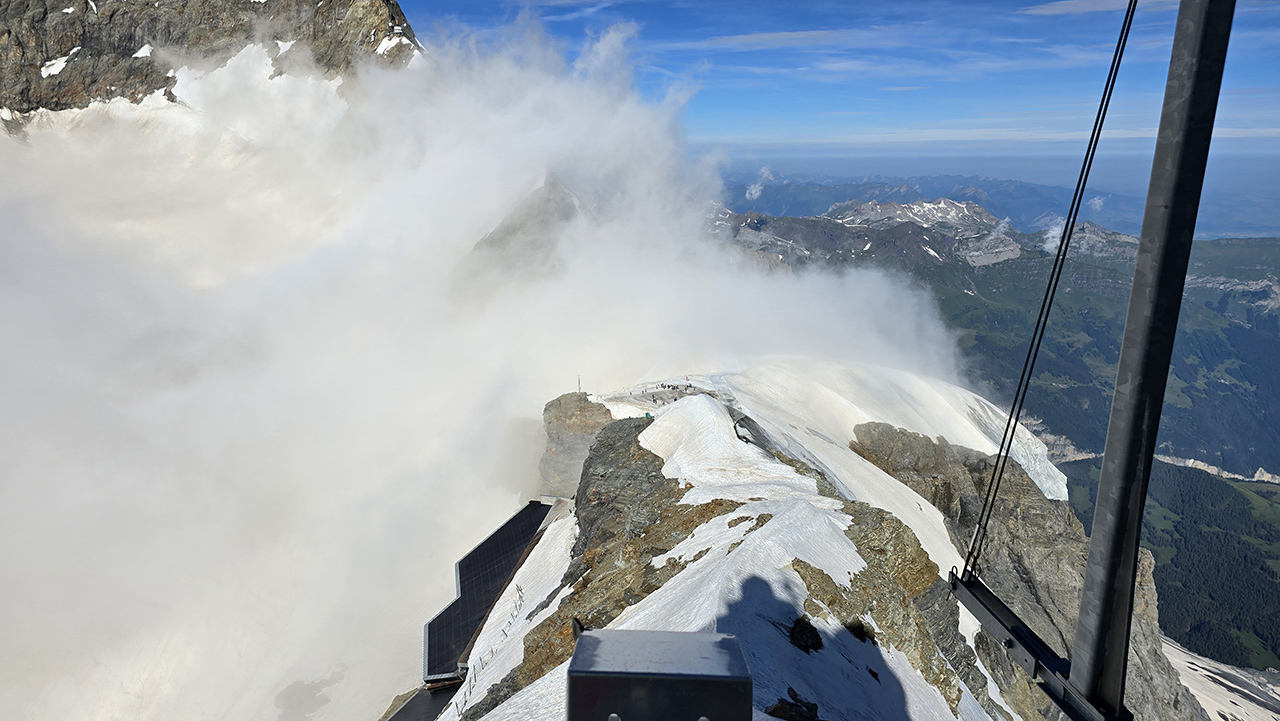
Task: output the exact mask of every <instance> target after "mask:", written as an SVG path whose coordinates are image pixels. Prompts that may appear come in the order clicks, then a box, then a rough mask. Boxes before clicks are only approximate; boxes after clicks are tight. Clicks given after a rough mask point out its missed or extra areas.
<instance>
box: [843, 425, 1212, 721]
mask: <svg viewBox="0 0 1280 721" xmlns="http://www.w3.org/2000/svg"><path fill="white" fill-rule="evenodd" d="M854 433H855V435H856V438H855V440H854V441H852V442H851V443H850V444H849V447H850V448H851V449H852V450H854V451H855V452H857V453H858V454H859V455H861V456H862V457H864V458H866V459H867V460H869V461H871V462H872V463H874V464H875V465H876V466H878V467H879V468H880V469H881V470H883V471H885V472H886V473H888V474H889V475H891V476H893V477H894V478H897V479H898V480H899V481H901V482H903V483H905V484H906V485H908V486H910V487H911V488H912V489H913V490H915V491H916V492H917V493H919V494H920V495H921V496H923V497H924V498H926V499H927V500H928V501H929V502H930V503H932V504H933V505H934V506H935V507H937V508H938V510H940V511H942V512H943V514H944V515H945V516H946V523H947V528H948V531H949V532H950V535H951V539H952V542H953V543H954V544H955V546H956V548H957V549H958V550H959V551H960V552H961V553H963V552H964V551H965V550H966V548H967V545H968V542H969V539H970V538H971V537H972V534H973V530H974V527H975V523H976V519H977V515H978V513H979V511H980V509H981V506H982V499H981V497H980V496H979V493H978V489H980V488H985V487H986V485H987V483H988V482H989V480H990V477H991V469H992V463H993V461H994V457H993V456H988V455H986V454H982V453H978V452H976V451H972V450H969V449H967V448H961V447H959V446H953V445H951V444H949V443H947V442H946V440H945V439H943V438H938V439H937V440H936V441H934V440H931V439H929V438H928V437H926V436H922V435H920V434H918V433H911V432H910V431H906V430H903V429H899V428H894V427H892V426H889V425H886V424H883V423H867V424H863V425H860V426H858V427H856V428H855V429H854ZM1087 552H1088V545H1087V539H1086V537H1085V534H1084V529H1083V527H1081V525H1080V522H1079V521H1078V520H1076V517H1075V514H1074V513H1072V511H1071V508H1070V507H1069V505H1068V504H1067V503H1066V502H1062V501H1050V500H1048V499H1046V498H1045V497H1044V494H1043V493H1041V492H1040V490H1039V489H1038V488H1037V487H1036V485H1035V484H1034V482H1032V481H1031V479H1030V478H1028V477H1027V475H1026V473H1024V472H1023V470H1022V469H1021V468H1020V467H1019V466H1018V465H1017V464H1016V463H1010V464H1009V466H1008V467H1007V469H1006V471H1005V476H1004V481H1003V483H1002V485H1001V488H1000V495H999V497H998V498H997V500H996V506H995V510H994V512H993V514H992V521H991V524H990V527H989V530H988V536H987V541H986V545H985V547H984V551H983V556H982V562H981V575H982V578H983V580H984V581H985V582H986V584H987V585H988V586H989V587H990V588H991V589H992V590H993V591H995V592H996V593H997V594H998V595H999V596H1000V598H1001V599H1003V600H1004V601H1005V602H1006V603H1008V604H1009V606H1010V607H1011V608H1013V610H1014V611H1015V612H1017V613H1018V615H1019V616H1020V617H1021V618H1022V619H1023V620H1024V621H1026V623H1027V625H1028V626H1030V627H1031V628H1032V630H1034V631H1035V632H1036V633H1037V634H1039V635H1040V637H1041V638H1043V639H1044V640H1045V642H1046V643H1048V644H1049V645H1050V646H1052V647H1053V649H1054V650H1055V651H1056V652H1057V653H1058V654H1060V655H1062V656H1066V655H1068V652H1069V647H1070V643H1071V639H1072V638H1074V635H1075V625H1076V613H1077V610H1078V609H1079V605H1080V594H1081V587H1082V579H1083V572H1084V564H1085V559H1086V555H1087ZM1152 569H1153V563H1152V560H1151V556H1150V554H1149V553H1147V552H1146V551H1143V553H1142V556H1141V562H1140V567H1139V584H1138V594H1137V598H1136V601H1135V605H1134V624H1133V632H1132V637H1131V646H1130V652H1129V654H1130V655H1129V670H1128V677H1127V680H1126V700H1125V702H1126V705H1127V706H1128V707H1129V709H1130V710H1131V711H1132V712H1133V714H1134V717H1135V718H1137V719H1149V720H1150V721H1156V720H1157V719H1159V720H1167V719H1187V720H1191V719H1204V718H1207V716H1205V714H1204V711H1203V710H1202V709H1201V708H1200V706H1199V704H1198V703H1197V702H1196V701H1195V700H1194V698H1193V697H1192V696H1191V694H1190V692H1189V691H1188V690H1187V689H1186V688H1185V687H1184V686H1182V684H1181V682H1180V681H1179V679H1178V676H1177V674H1176V672H1175V671H1174V669H1173V667H1172V666H1171V665H1170V664H1169V661H1168V659H1166V658H1165V656H1164V654H1163V652H1162V650H1161V642H1160V631H1159V622H1158V616H1157V608H1156V592H1155V583H1154V581H1153V580H1152V576H1151V573H1152ZM976 645H977V650H978V656H979V657H980V658H981V659H982V662H983V664H984V665H985V666H986V668H987V669H988V670H989V671H990V672H991V674H992V676H993V677H994V678H995V680H996V682H997V683H998V685H999V686H1000V687H1001V691H1002V693H1003V696H1004V698H1005V700H1006V701H1007V702H1008V703H1009V704H1010V706H1011V707H1013V709H1014V710H1015V711H1017V712H1018V713H1019V714H1020V715H1022V716H1023V717H1024V718H1035V717H1038V716H1039V715H1040V714H1042V713H1045V714H1047V715H1048V717H1049V718H1056V715H1057V714H1058V711H1057V708H1056V706H1054V705H1053V703H1052V702H1051V701H1050V700H1049V698H1048V697H1047V696H1045V695H1044V694H1043V692H1041V691H1040V690H1039V688H1038V687H1036V686H1035V685H1034V684H1032V683H1031V682H1030V680H1029V679H1028V678H1027V676H1026V675H1025V674H1024V673H1023V672H1022V670H1021V668H1019V667H1016V666H1015V665H1014V664H1013V663H1012V662H1011V661H1010V660H1009V659H1008V657H1007V656H1006V655H1005V653H1004V650H1003V649H1001V648H998V645H997V644H996V643H995V642H994V641H993V640H992V639H991V638H990V637H989V636H987V635H986V634H985V633H980V634H979V637H978V642H977V644H976Z"/></svg>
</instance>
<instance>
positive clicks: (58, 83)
mask: <svg viewBox="0 0 1280 721" xmlns="http://www.w3.org/2000/svg"><path fill="white" fill-rule="evenodd" d="M251 43H262V44H263V45H264V46H266V47H267V48H268V49H269V51H270V52H273V53H274V54H275V64H276V68H277V70H278V71H280V72H289V71H293V70H295V69H296V70H309V69H311V68H312V67H314V68H316V69H318V70H320V71H321V72H323V73H325V74H326V75H328V76H329V77H334V76H338V75H346V74H348V73H350V72H352V70H353V69H354V68H355V67H356V66H358V65H359V64H360V63H361V62H365V61H369V62H372V63H374V64H379V65H383V66H388V67H400V66H403V65H405V64H407V63H408V62H409V60H410V59H411V58H412V57H413V54H414V52H415V50H416V48H417V47H418V44H417V40H416V39H415V38H414V34H413V29H412V28H410V27H409V23H408V21H407V20H406V19H405V15H404V12H403V11H401V9H400V6H399V4H397V3H396V2H395V0H326V1H325V2H319V3H316V2H312V0H221V1H219V2H204V1H202V0H159V1H158V2H137V1H136V0H7V1H6V2H4V3H0V108H3V109H4V111H3V115H4V118H3V119H4V121H5V122H6V124H7V125H12V124H13V123H14V122H15V119H17V118H20V116H21V115H22V114H24V113H29V112H31V111H34V110H37V109H40V108H45V109H49V110H65V109H69V108H83V107H85V106H87V105H88V104H89V103H91V102H93V101H95V100H108V99H111V98H128V99H130V100H132V101H134V102H137V101H139V100H141V99H142V98H143V97H146V96H148V95H151V94H152V93H155V92H156V91H164V92H165V93H166V94H168V93H169V91H170V90H171V89H172V88H173V84H174V78H173V72H172V71H173V70H174V69H175V68H176V67H177V66H179V65H184V64H187V65H192V66H196V67H203V66H206V65H208V66H217V65H219V64H221V63H222V62H225V61H226V60H227V59H228V58H230V57H231V56H232V55H234V54H236V53H237V52H239V51H240V50H241V49H242V48H244V47H245V46H246V45H248V44H251ZM170 99H172V96H171V95H170ZM11 129H12V128H11Z"/></svg>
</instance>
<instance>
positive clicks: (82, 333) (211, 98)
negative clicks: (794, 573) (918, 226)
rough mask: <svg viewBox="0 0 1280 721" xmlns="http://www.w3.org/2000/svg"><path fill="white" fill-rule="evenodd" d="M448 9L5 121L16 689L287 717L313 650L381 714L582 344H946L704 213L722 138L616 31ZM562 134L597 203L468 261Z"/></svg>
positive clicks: (861, 278)
mask: <svg viewBox="0 0 1280 721" xmlns="http://www.w3.org/2000/svg"><path fill="white" fill-rule="evenodd" d="M469 41H470V38H462V39H460V40H459V41H458V42H455V43H451V44H445V45H444V46H442V47H433V48H431V58H432V61H431V62H430V63H423V64H421V65H419V66H418V67H416V68H414V69H411V70H409V71H405V72H402V73H395V74H392V73H377V72H373V73H368V74H366V75H365V76H364V77H365V82H364V83H363V84H362V85H361V86H360V87H359V88H355V87H350V86H344V87H343V88H342V92H341V93H339V89H338V87H337V84H336V83H327V82H325V81H323V80H322V79H316V78H305V77H293V76H280V77H276V78H275V79H269V78H270V77H271V74H272V72H273V68H272V65H271V60H270V57H269V56H268V54H267V53H266V52H265V51H263V50H261V49H255V50H249V51H246V52H245V53H242V54H241V55H240V56H237V57H236V58H234V59H233V60H232V61H231V62H229V63H227V64H226V66H225V67H223V68H221V69H219V70H216V71H213V72H211V73H209V74H208V75H203V76H201V75H198V74H196V73H191V72H187V71H183V72H180V73H179V74H178V85H177V87H176V88H175V92H177V93H178V95H179V97H181V98H182V99H183V100H184V101H185V102H186V103H187V105H186V106H182V105H170V104H166V103H164V102H163V101H162V100H159V99H155V98H153V99H152V100H150V101H147V102H144V103H142V104H140V105H133V104H131V103H129V102H128V101H121V102H119V103H113V104H111V105H109V106H105V107H104V106H98V107H95V108H94V109H93V110H91V111H87V112H83V113H71V114H62V115H55V116H51V117H45V118H42V119H40V121H39V122H37V123H33V125H32V126H31V128H30V129H31V134H30V140H29V143H28V144H26V145H21V144H18V143H16V142H12V141H10V140H9V139H8V138H0V167H3V168H5V171H6V172H5V173H4V174H3V175H0V226H3V227H4V229H5V230H4V232H3V233H0V294H2V295H3V298H4V302H3V303H0V347H3V348H5V349H6V352H4V353H0V468H3V469H4V478H3V485H2V486H0V547H3V548H5V549H6V552H5V553H4V554H0V578H3V579H4V593H3V594H0V638H4V639H5V642H4V644H3V646H0V673H3V675H4V677H5V679H6V684H5V692H4V693H3V694H0V718H6V719H8V718H50V719H55V718H56V719H63V720H66V721H80V720H81V719H96V718H128V719H136V720H137V721H155V720H159V719H174V718H218V719H226V721H243V720H249V719H254V720H256V719H263V718H276V717H281V716H282V714H283V715H288V709H287V708H284V707H283V706H282V704H287V702H288V700H289V694H287V693H284V692H285V690H286V689H289V688H291V687H294V686H293V685H294V684H296V683H305V684H312V686H310V688H313V689H323V691H324V698H325V699H327V703H321V702H320V701H319V697H317V699H316V703H318V704H320V705H319V706H318V708H310V709H308V710H307V714H308V718H309V719H312V720H313V721H325V720H326V719H353V718H356V719H358V718H375V717H377V715H378V714H380V713H381V712H382V711H383V710H384V709H385V708H386V706H387V704H388V703H389V702H390V700H391V698H392V697H393V696H394V695H396V694H398V693H402V692H404V691H407V690H409V689H411V688H413V687H415V686H416V685H418V683H420V676H419V672H420V663H421V646H420V644H421V639H422V635H421V624H422V623H423V622H425V621H426V620H427V619H428V618H429V617H430V616H431V615H432V614H433V613H434V612H435V611H436V610H437V609H439V608H440V607H441V606H443V604H444V603H446V602H447V601H448V600H450V599H451V598H452V595H453V590H454V589H453V571H452V564H453V562H454V561H455V560H456V559H457V558H458V555H459V554H460V553H462V552H464V551H465V549H467V548H468V547H470V546H471V545H473V544H474V543H476V542H477V541H479V540H480V539H482V538H483V537H484V536H485V535H486V534H487V533H488V531H489V530H491V529H492V528H494V527H496V525H497V524H498V523H499V522H500V521H501V520H502V519H503V518H504V517H505V516H506V515H507V514H509V513H510V512H511V511H513V510H514V509H515V508H516V507H518V506H519V505H521V504H522V502H523V501H524V500H525V498H526V497H527V496H526V495H525V494H527V493H529V492H530V490H531V488H532V482H533V480H534V478H535V473H536V471H535V466H536V446H537V443H536V436H537V430H538V427H539V425H538V423H539V418H540V416H541V410H542V405H543V403H545V402H546V401H547V400H549V399H550V398H552V397H554V396H556V395H558V394H560V393H563V392H566V391H570V390H573V389H574V388H575V386H576V378H577V376H578V375H581V376H582V380H583V385H584V387H585V388H586V389H587V390H592V391H603V390H607V389H611V388H616V387H619V386H622V385H625V384H628V383H631V382H633V381H635V380H636V379H637V378H639V377H641V376H644V375H647V374H652V373H655V372H656V370H655V369H658V368H668V369H671V370H672V371H673V372H681V373H684V372H690V371H697V370H699V369H708V368H710V367H724V366H728V365H733V364H734V363H735V362H736V360H737V359H740V358H744V357H750V356H756V355H762V354H776V353H791V354H811V355H817V356H825V357H834V358H850V359H856V358H861V359H865V360H869V361H872V362H878V363H882V364H889V365H896V366H906V367H910V368H913V369H917V370H925V371H928V372H932V373H934V374H939V375H949V374H952V373H953V372H954V366H953V360H954V356H953V346H952V345H951V342H950V340H949V336H948V335H947V334H946V332H945V330H944V329H943V325H942V323H941V321H940V320H939V318H938V315H937V312H936V309H935V308H934V306H933V302H932V300H931V299H929V298H927V297H926V296H924V295H922V294H920V293H918V292H916V291H912V290H910V289H908V288H906V287H905V286H904V285H903V284H901V283H900V282H898V281H894V280H891V279H889V278H886V277H885V276H882V275H879V274H876V273H873V272H861V273H855V274H851V275H848V276H834V275H820V274H814V275H805V276H802V277H798V276H795V275H791V274H787V273H777V274H769V273H767V272H765V271H764V270H761V269H758V268H757V267H756V266H754V265H752V264H751V263H750V262H748V261H747V260H746V259H745V258H744V257H743V256H741V255H739V254H736V253H734V252H731V251H728V250H726V249H724V248H722V247H721V246H719V245H717V244H715V243H712V242H709V241H708V239H707V238H706V237H705V236H704V222H705V216H704V212H705V205H704V201H705V200H706V199H708V198H712V197H717V196H718V193H719V190H720V188H719V181H718V176H717V173H716V169H715V167H714V166H713V165H712V164H711V163H710V162H705V161H702V160H700V159H697V158H690V157H688V156H687V155H686V151H685V150H684V147H685V146H684V139H683V138H682V137H681V136H680V134H679V130H678V129H679V127H680V113H681V108H680V106H679V102H676V101H674V100H665V99H664V100H661V101H657V102H654V101H649V100H646V99H645V97H644V95H643V94H642V93H640V92H639V91H638V90H637V89H636V88H634V87H633V86H632V76H633V68H632V67H631V66H630V65H629V64H628V63H627V61H626V48H625V44H624V43H623V42H622V41H621V37H620V36H618V35H609V36H606V37H604V38H602V39H601V40H600V41H599V42H598V43H597V47H596V48H595V49H594V50H591V51H589V52H584V53H583V54H582V56H581V59H580V60H579V62H578V63H577V64H576V65H573V66H569V65H568V64H567V63H566V62H565V61H564V59H563V58H561V57H559V56H558V55H557V54H556V53H555V52H554V51H552V50H551V49H549V48H548V47H546V46H542V45H539V44H537V43H538V42H539V41H537V40H536V39H533V40H530V39H527V38H526V40H525V41H524V42H525V43H526V44H524V45H521V46H519V47H512V48H506V49H500V50H497V51H491V50H488V49H485V50H476V51H470V50H468V49H467V48H470V47H472V45H471V43H470V42H469ZM42 128H43V129H42ZM547 169H550V170H552V171H553V172H555V173H556V174H557V175H558V176H559V177H560V178H561V179H562V180H564V181H565V182H566V184H567V185H569V186H570V187H571V188H573V189H575V190H577V191H578V192H579V193H581V195H582V199H583V202H584V203H586V204H587V205H588V206H590V207H591V209H592V212H591V217H590V218H587V219H583V220H581V221H579V222H576V223H572V224H569V225H567V226H565V228H564V229H563V231H562V232H561V233H559V234H558V236H557V238H556V240H557V242H558V247H559V250H558V252H559V253H560V254H561V255H562V259H563V264H562V265H561V267H560V269H559V271H558V274H555V275H551V276H549V277H543V278H519V277H516V278H511V279H510V282H509V283H506V284H504V285H502V286H501V287H499V288H495V289H492V292H491V293H490V294H489V295H488V296H482V297H481V298H480V299H478V300H476V299H471V300H468V299H465V298H459V297H458V296H457V295H455V294H452V293H451V292H450V288H451V287H452V284H453V283H454V282H455V279H454V276H453V273H454V269H455V268H456V267H457V265H458V263H459V261H460V259H461V258H463V257H464V256H465V255H466V254H467V253H468V252H469V250H470V248H471V247H472V246H473V245H474V243H475V242H476V241H477V239H479V238H480V237H482V236H483V235H484V234H485V233H486V232H488V231H489V230H490V229H491V228H493V227H494V226H495V225H496V224H497V223H498V222H499V221H500V220H501V219H502V218H503V217H504V215H505V214H506V213H507V212H508V211H509V210H510V209H511V208H512V207H513V206H514V205H515V204H516V203H518V202H519V201H520V199H521V198H522V197H523V195H524V194H525V193H526V192H527V191H528V189H529V188H530V187H531V186H532V185H533V183H534V181H535V180H536V179H537V178H538V177H540V176H541V174H542V173H543V172H545V171H546V170H547ZM530 438H534V439H535V440H534V442H530V440H529V439H530ZM531 446H532V447H533V448H534V449H535V450H534V452H533V453H532V454H530V453H525V452H524V451H520V452H514V451H513V449H517V450H518V449H524V450H528V449H529V448H530V447H531ZM294 688H297V687H294ZM317 693H318V691H317ZM295 710H296V709H295Z"/></svg>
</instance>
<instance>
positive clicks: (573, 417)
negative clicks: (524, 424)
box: [538, 393, 613, 498]
mask: <svg viewBox="0 0 1280 721" xmlns="http://www.w3.org/2000/svg"><path fill="white" fill-rule="evenodd" d="M612 420H613V416H612V415H611V414H610V413H609V409H608V408H605V407H604V406H603V405H601V404H599V403H593V402H592V401H591V400H589V399H588V398H587V394H586V393H566V394H564V395H562V396H560V397H559V398H556V399H555V400H553V401H551V402H549V403H547V405H546V406H545V407H544V408H543V409H542V423H543V427H544V428H545V429H546V432H547V450H546V452H544V453H543V454H542V459H541V460H540V461H538V474H539V475H540V476H541V477H542V484H543V488H544V489H545V493H546V494H547V495H549V496H559V497H561V498H570V497H572V496H573V495H574V494H575V493H576V492H577V490H578V481H579V479H580V477H581V476H582V464H583V462H584V461H586V460H587V454H588V453H590V452H591V444H592V443H594V442H595V439H596V434H598V433H599V432H600V430H601V429H602V428H604V427H605V426H606V425H608V424H609V422H610V421H612Z"/></svg>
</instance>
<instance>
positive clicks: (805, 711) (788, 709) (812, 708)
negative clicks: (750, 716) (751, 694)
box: [764, 686, 821, 721]
mask: <svg viewBox="0 0 1280 721" xmlns="http://www.w3.org/2000/svg"><path fill="white" fill-rule="evenodd" d="M787 695H788V696H790V697H791V700H790V701H788V700H787V699H783V698H780V699H778V702H777V703H775V704H773V705H772V706H769V707H768V708H766V709H765V710H764V712H765V713H767V714H769V715H770V716H772V717H774V718H780V719H784V720H785V721H821V719H819V718H818V704H816V703H813V702H812V701H806V700H804V698H803V697H801V696H800V694H798V693H796V690H795V689H793V688H791V687H790V686H788V687H787Z"/></svg>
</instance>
